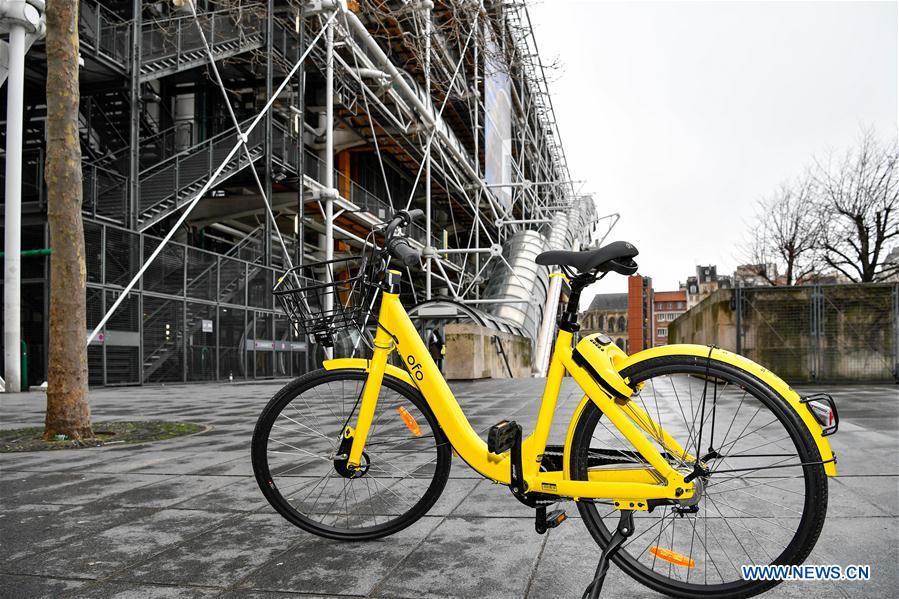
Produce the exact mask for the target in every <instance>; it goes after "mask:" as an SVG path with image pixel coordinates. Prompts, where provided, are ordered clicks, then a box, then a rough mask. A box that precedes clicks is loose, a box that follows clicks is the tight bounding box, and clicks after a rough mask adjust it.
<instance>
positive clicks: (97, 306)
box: [87, 287, 104, 387]
mask: <svg viewBox="0 0 899 599" xmlns="http://www.w3.org/2000/svg"><path fill="white" fill-rule="evenodd" d="M103 312H104V309H103V290H102V289H91V288H90V287H88V289H87V328H88V329H91V330H93V328H94V327H95V326H97V323H98V322H100V319H101V318H103ZM87 384H88V385H90V386H92V387H93V386H96V385H102V384H103V344H102V343H101V342H99V341H93V342H92V343H91V344H90V345H89V346H88V348H87Z"/></svg>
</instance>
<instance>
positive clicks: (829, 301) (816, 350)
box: [668, 284, 899, 383]
mask: <svg viewBox="0 0 899 599" xmlns="http://www.w3.org/2000/svg"><path fill="white" fill-rule="evenodd" d="M737 295H738V293H737V291H736V290H733V289H723V290H719V291H716V292H714V293H713V294H711V295H710V296H709V297H707V298H705V299H704V300H703V301H702V302H700V303H699V304H698V305H696V306H695V307H694V308H692V309H691V310H689V311H688V312H686V313H685V314H683V315H682V316H680V317H679V318H678V319H676V320H674V321H673V322H672V323H671V324H670V325H669V327H668V339H669V343H698V344H702V345H710V344H714V345H717V346H718V347H721V348H723V349H728V350H731V351H737V352H739V353H741V354H743V355H744V356H746V357H748V358H749V359H751V360H754V361H755V362H758V363H759V364H761V365H762V366H764V367H766V368H769V369H770V370H772V371H773V372H775V373H777V374H778V375H779V376H781V377H782V378H784V379H785V380H786V381H788V382H791V383H811V382H891V381H894V380H899V354H897V345H899V286H897V285H895V284H892V285H890V284H887V285H883V284H864V285H821V286H805V287H753V288H744V289H742V290H740V292H739V297H740V303H741V304H742V311H741V318H740V321H741V322H740V326H741V329H742V338H741V339H740V344H739V346H738V344H737V326H736V325H737V322H736V321H737V314H736V310H735V306H736V302H737V299H736V298H737Z"/></svg>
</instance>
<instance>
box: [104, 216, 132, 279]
mask: <svg viewBox="0 0 899 599" xmlns="http://www.w3.org/2000/svg"><path fill="white" fill-rule="evenodd" d="M103 255H104V259H105V260H106V284H107V285H119V286H121V287H124V286H125V285H127V284H128V282H129V281H130V280H131V279H132V278H133V277H134V275H135V274H137V271H138V270H139V269H140V266H141V261H140V236H139V235H138V234H137V233H130V232H128V231H123V230H121V229H115V228H113V227H106V251H105V252H104V254H103Z"/></svg>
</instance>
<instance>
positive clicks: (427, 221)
mask: <svg viewBox="0 0 899 599" xmlns="http://www.w3.org/2000/svg"><path fill="white" fill-rule="evenodd" d="M432 7H433V4H432V3H430V2H427V1H426V2H422V8H423V9H424V10H423V12H424V15H425V97H426V98H428V99H429V100H430V98H431V8H432ZM431 234H432V229H431V144H428V145H427V147H426V148H425V241H426V244H427V245H428V246H430V245H431ZM432 267H433V265H432V261H431V253H430V252H428V254H427V256H426V257H425V300H430V299H431V269H432ZM444 276H446V273H444Z"/></svg>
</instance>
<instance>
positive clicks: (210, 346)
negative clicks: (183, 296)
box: [186, 302, 216, 381]
mask: <svg viewBox="0 0 899 599" xmlns="http://www.w3.org/2000/svg"><path fill="white" fill-rule="evenodd" d="M186 310H187V335H186V338H187V380H189V381H211V380H215V378H216V347H215V316H216V310H215V306H210V305H208V304H196V303H192V302H188V303H187V306H186Z"/></svg>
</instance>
